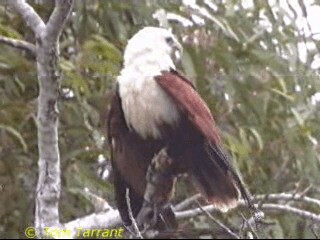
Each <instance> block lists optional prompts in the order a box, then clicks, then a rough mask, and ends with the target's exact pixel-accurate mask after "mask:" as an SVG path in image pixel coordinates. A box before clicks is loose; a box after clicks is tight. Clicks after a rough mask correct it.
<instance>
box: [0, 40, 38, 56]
mask: <svg viewBox="0 0 320 240" xmlns="http://www.w3.org/2000/svg"><path fill="white" fill-rule="evenodd" d="M0 43H3V44H6V45H8V46H10V47H14V48H17V49H20V50H24V51H26V52H28V53H29V54H31V55H32V56H35V55H36V46H35V45H33V44H32V43H29V42H26V41H23V40H19V39H14V38H9V37H5V36H0Z"/></svg>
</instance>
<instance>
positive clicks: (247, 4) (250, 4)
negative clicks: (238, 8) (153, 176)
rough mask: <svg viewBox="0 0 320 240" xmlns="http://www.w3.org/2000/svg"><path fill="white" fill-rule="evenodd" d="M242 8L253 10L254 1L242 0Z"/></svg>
mask: <svg viewBox="0 0 320 240" xmlns="http://www.w3.org/2000/svg"><path fill="white" fill-rule="evenodd" d="M241 4H242V7H243V8H245V9H250V8H253V6H254V5H253V0H242V1H241Z"/></svg>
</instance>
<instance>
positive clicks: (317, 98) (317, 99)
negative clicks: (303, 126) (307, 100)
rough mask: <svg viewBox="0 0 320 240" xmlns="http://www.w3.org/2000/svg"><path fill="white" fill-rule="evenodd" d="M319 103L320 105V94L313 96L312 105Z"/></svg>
mask: <svg viewBox="0 0 320 240" xmlns="http://www.w3.org/2000/svg"><path fill="white" fill-rule="evenodd" d="M318 103H320V92H317V93H315V94H314V95H312V96H311V104H312V105H316V104H318Z"/></svg>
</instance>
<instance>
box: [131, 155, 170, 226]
mask: <svg viewBox="0 0 320 240" xmlns="http://www.w3.org/2000/svg"><path fill="white" fill-rule="evenodd" d="M146 180H147V186H146V190H145V194H144V203H143V206H142V208H141V210H140V212H139V215H138V217H137V223H138V225H140V226H143V225H145V223H147V224H148V225H149V226H154V225H155V224H156V223H157V221H158V218H159V215H160V214H161V212H162V210H163V209H164V208H165V206H166V205H167V203H168V200H169V199H170V198H171V196H172V195H173V188H174V184H175V182H176V177H175V176H174V174H173V164H172V159H170V158H169V156H168V155H167V151H166V149H162V150H161V151H160V152H159V153H158V154H157V155H156V156H155V157H154V158H153V159H152V162H151V164H150V166H149V168H148V171H147V175H146Z"/></svg>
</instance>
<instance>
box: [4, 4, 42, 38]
mask: <svg viewBox="0 0 320 240" xmlns="http://www.w3.org/2000/svg"><path fill="white" fill-rule="evenodd" d="M7 3H8V4H9V5H10V6H12V7H13V8H14V9H15V10H16V11H17V12H18V13H19V14H20V15H21V16H22V18H23V19H24V21H25V22H26V24H27V25H28V26H29V27H30V28H31V29H32V31H33V32H34V34H35V35H37V36H40V35H41V34H42V32H43V31H44V30H45V28H46V25H45V24H44V22H43V21H42V19H41V18H40V16H39V15H38V14H37V13H36V11H35V10H34V9H33V8H32V7H31V6H30V5H29V4H28V3H27V2H26V1H25V0H10V1H7Z"/></svg>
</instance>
